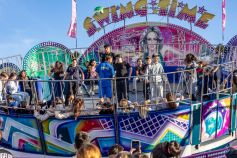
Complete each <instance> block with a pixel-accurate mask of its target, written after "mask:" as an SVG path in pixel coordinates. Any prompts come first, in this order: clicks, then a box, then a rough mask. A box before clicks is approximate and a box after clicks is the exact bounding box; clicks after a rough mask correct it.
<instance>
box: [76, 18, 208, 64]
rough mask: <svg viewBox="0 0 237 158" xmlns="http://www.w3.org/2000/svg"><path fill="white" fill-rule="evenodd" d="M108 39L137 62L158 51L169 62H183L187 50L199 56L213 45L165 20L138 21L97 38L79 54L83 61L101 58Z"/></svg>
mask: <svg viewBox="0 0 237 158" xmlns="http://www.w3.org/2000/svg"><path fill="white" fill-rule="evenodd" d="M105 43H109V44H111V46H112V51H113V52H114V53H115V54H122V55H123V57H124V58H125V60H127V61H129V63H131V65H133V66H134V65H135V62H136V60H137V59H138V58H139V57H141V58H144V57H145V56H147V55H149V56H152V55H153V54H154V53H157V54H159V55H160V56H161V57H160V59H161V60H163V61H164V62H165V65H167V66H177V65H182V62H181V61H180V59H183V58H184V57H185V55H186V54H187V53H193V54H195V55H196V56H207V55H209V54H211V52H212V50H213V48H212V46H211V45H210V43H209V42H208V41H207V40H205V39H204V38H202V37H201V36H199V35H198V34H196V33H195V32H192V31H190V30H188V29H186V28H183V27H180V26H177V25H173V24H165V23H155V22H153V23H152V22H150V23H137V24H132V25H128V26H126V27H121V28H118V29H115V30H113V31H111V32H109V33H107V34H105V35H104V36H102V37H101V38H99V39H98V40H97V41H96V42H94V43H93V44H92V45H91V46H90V47H89V48H88V49H87V50H86V51H85V53H84V54H83V56H82V57H81V58H80V63H82V64H83V63H84V62H85V61H86V60H90V58H94V59H96V60H97V61H99V56H98V54H99V53H102V52H103V51H104V50H103V46H104V44H105Z"/></svg>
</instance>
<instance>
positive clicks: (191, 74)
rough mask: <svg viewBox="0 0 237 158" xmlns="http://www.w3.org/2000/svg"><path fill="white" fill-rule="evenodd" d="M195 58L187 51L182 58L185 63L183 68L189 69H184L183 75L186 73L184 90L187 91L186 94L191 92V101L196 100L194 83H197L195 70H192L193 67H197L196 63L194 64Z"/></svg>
mask: <svg viewBox="0 0 237 158" xmlns="http://www.w3.org/2000/svg"><path fill="white" fill-rule="evenodd" d="M196 61H197V58H196V57H195V56H194V55H193V54H191V53H189V54H187V55H186V57H185V59H184V63H185V65H186V66H185V70H189V71H185V75H186V79H185V83H186V89H185V90H186V92H188V94H189V95H190V94H192V96H191V98H192V101H196V100H197V98H196V84H197V73H196V71H194V69H195V68H197V64H196ZM190 87H191V91H190Z"/></svg>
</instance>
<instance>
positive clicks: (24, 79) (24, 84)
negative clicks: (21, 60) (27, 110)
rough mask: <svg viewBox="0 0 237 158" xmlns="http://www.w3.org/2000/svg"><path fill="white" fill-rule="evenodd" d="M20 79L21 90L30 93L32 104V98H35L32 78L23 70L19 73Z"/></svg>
mask: <svg viewBox="0 0 237 158" xmlns="http://www.w3.org/2000/svg"><path fill="white" fill-rule="evenodd" d="M18 80H20V81H19V87H20V91H22V92H26V93H28V94H29V95H30V104H31V101H32V98H33V93H32V88H33V87H32V84H31V82H30V81H29V80H31V78H30V77H28V76H27V75H26V71H25V70H22V71H21V72H20V73H19V76H18ZM32 83H34V82H32Z"/></svg>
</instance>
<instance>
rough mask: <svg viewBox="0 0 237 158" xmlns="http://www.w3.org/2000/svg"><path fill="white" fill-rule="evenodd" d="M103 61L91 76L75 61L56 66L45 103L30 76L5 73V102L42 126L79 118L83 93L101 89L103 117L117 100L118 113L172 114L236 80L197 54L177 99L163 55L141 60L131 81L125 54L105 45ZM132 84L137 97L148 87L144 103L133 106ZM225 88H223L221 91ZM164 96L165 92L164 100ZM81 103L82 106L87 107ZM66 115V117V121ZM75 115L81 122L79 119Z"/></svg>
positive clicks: (1, 87) (0, 95) (0, 92)
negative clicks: (154, 110)
mask: <svg viewBox="0 0 237 158" xmlns="http://www.w3.org/2000/svg"><path fill="white" fill-rule="evenodd" d="M100 60H101V62H100V63H99V64H98V65H97V63H96V61H95V60H94V59H92V60H91V61H89V62H88V63H87V65H86V66H87V71H83V69H82V68H81V67H80V65H78V62H77V59H76V58H73V59H72V63H71V64H70V65H69V66H68V67H67V69H66V71H65V70H64V65H63V63H62V62H60V61H56V63H55V64H54V66H52V67H51V69H50V70H49V73H48V75H49V77H50V78H51V83H50V89H51V99H50V100H48V101H46V102H42V101H39V100H38V99H37V90H36V87H35V82H33V81H32V80H33V79H32V78H31V77H28V76H27V75H26V71H25V70H22V71H21V72H20V73H19V75H17V74H16V73H15V72H12V73H11V74H7V73H5V72H2V73H1V74H0V80H1V82H0V100H3V99H5V100H6V101H7V102H6V103H7V104H8V105H9V107H10V108H11V110H10V112H11V113H12V112H15V111H18V112H19V110H14V109H18V108H21V110H20V111H21V112H26V110H24V109H25V108H26V107H27V108H28V109H30V110H28V112H26V113H34V114H35V116H36V117H37V118H40V119H41V120H45V119H47V118H48V117H49V116H53V115H54V116H56V117H57V118H67V117H70V116H72V115H73V114H75V113H76V112H75V111H78V110H83V108H84V105H83V106H80V108H77V110H75V105H76V104H77V102H78V98H79V100H80V99H81V100H83V95H82V93H81V88H83V89H84V91H85V92H86V93H87V94H89V95H95V94H96V93H97V91H96V89H95V87H97V86H98V97H99V102H98V105H100V109H102V110H101V111H100V113H101V114H108V113H113V111H114V109H113V104H112V101H111V99H112V98H113V97H114V98H115V100H116V101H117V103H118V105H119V106H118V107H120V108H123V109H124V111H129V110H130V111H131V109H133V108H134V107H136V106H137V105H142V106H147V105H149V104H156V105H157V104H158V103H159V104H160V105H161V106H160V107H164V108H171V109H173V108H177V107H178V105H179V104H178V103H176V101H179V100H182V99H184V97H185V96H190V97H191V99H192V100H193V101H197V100H199V101H200V100H201V99H204V100H205V99H206V100H208V99H211V96H212V95H210V94H209V93H210V92H213V91H216V90H217V88H219V90H223V89H225V87H226V83H227V82H228V81H230V78H231V77H230V76H231V75H228V76H227V77H226V78H223V79H222V78H221V77H222V75H220V72H221V66H220V65H218V64H217V65H214V66H213V65H210V63H207V62H205V61H201V60H199V61H198V59H197V58H196V57H195V56H194V55H193V54H187V55H186V57H185V59H184V64H185V67H184V68H183V69H184V70H183V71H182V72H183V79H182V82H183V83H182V84H183V85H184V89H183V92H179V93H173V91H172V90H171V89H170V90H169V91H168V92H167V90H166V91H165V90H164V85H166V84H169V80H168V77H167V75H166V73H165V72H164V68H163V65H164V63H163V62H160V60H161V59H160V55H159V54H153V55H152V56H149V55H147V56H146V57H145V60H144V61H143V59H142V58H138V59H137V64H136V67H135V75H132V74H133V72H132V71H133V69H132V67H131V66H130V64H129V63H128V62H126V61H124V58H123V56H122V55H121V54H117V55H115V54H114V53H112V52H111V46H110V45H108V44H106V45H104V52H103V53H101V54H100ZM231 74H233V77H232V78H231V82H232V89H231V91H232V93H235V92H236V91H237V88H236V87H237V86H236V85H237V70H235V71H234V72H233V73H231ZM131 81H132V82H133V83H132V92H133V93H137V91H138V88H137V84H138V82H140V84H142V85H143V86H142V87H143V98H144V102H143V103H138V102H131V101H129V95H128V93H129V82H131ZM220 82H222V84H220V86H219V87H218V86H217V85H218V84H219V83H220ZM88 87H89V88H88ZM164 92H166V94H165V95H164V94H163V93H164ZM82 102H83V101H81V103H80V104H84V103H82ZM167 102H168V103H167ZM59 105H60V106H59ZM163 105H164V106H163ZM73 109H74V110H73ZM142 109H143V110H144V108H138V111H141V110H142ZM147 109H148V108H147ZM147 109H146V110H147ZM32 110H33V111H32ZM54 110H56V111H57V112H54ZM62 112H64V114H65V115H62ZM76 115H77V117H78V113H77V114H76Z"/></svg>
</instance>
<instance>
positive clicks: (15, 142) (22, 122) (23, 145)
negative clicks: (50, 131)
mask: <svg viewBox="0 0 237 158" xmlns="http://www.w3.org/2000/svg"><path fill="white" fill-rule="evenodd" d="M0 128H1V132H2V139H1V140H0V144H1V146H3V147H5V148H9V149H14V150H19V151H23V152H28V153H29V152H31V153H42V146H41V141H40V135H39V129H38V125H37V121H36V119H35V118H33V117H32V118H31V117H25V118H23V117H21V118H19V117H14V116H11V117H8V116H7V115H2V114H1V115H0Z"/></svg>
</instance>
